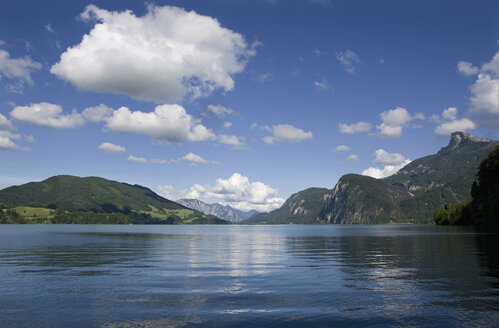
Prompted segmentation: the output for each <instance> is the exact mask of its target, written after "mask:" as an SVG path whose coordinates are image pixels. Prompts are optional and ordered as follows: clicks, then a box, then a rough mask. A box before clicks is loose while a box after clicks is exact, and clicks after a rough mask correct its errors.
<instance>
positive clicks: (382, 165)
mask: <svg viewBox="0 0 499 328" xmlns="http://www.w3.org/2000/svg"><path fill="white" fill-rule="evenodd" d="M498 128H499V2H497V1H487V0H484V1H459V0H452V1H384V0H382V1H350V0H343V1H342V0H330V1H328V0H272V1H271V0H212V1H205V0H198V1H195V0H192V1H191V0H184V1H155V2H150V1H147V2H141V1H126V0H125V1H93V2H88V1H80V0H74V1H63V0H59V1H27V0H15V1H14V0H3V1H1V2H0V188H4V187H8V186H11V185H19V184H22V183H26V182H29V181H41V180H44V179H46V178H49V177H51V176H54V175H61V174H69V175H77V176H82V177H84V176H100V177H104V178H107V179H111V180H116V181H120V182H127V183H131V184H140V185H143V186H146V187H149V188H151V189H152V190H153V191H155V192H157V193H159V194H160V195H162V196H164V197H166V198H169V199H172V200H176V199H179V198H197V199H200V200H203V201H206V202H209V203H215V202H216V203H222V204H226V205H231V206H233V207H235V208H238V209H240V210H250V209H256V210H260V211H269V210H272V209H275V208H278V207H279V206H281V205H282V203H283V202H284V201H285V199H287V198H288V197H289V196H290V195H291V194H293V193H295V192H298V191H300V190H303V189H306V188H309V187H326V188H333V187H334V185H335V184H336V182H337V181H338V179H339V178H340V177H341V176H342V175H343V174H347V173H358V174H364V175H369V176H372V177H375V178H382V177H385V176H388V175H391V174H393V173H395V172H396V171H397V170H398V169H399V168H401V167H402V166H404V165H406V164H408V163H410V161H411V160H414V159H417V158H420V157H423V156H427V155H430V154H434V153H436V152H437V151H438V150H439V149H440V148H441V147H444V146H445V145H447V144H448V142H449V137H450V134H451V133H452V132H454V131H466V132H469V133H471V134H473V135H475V136H479V137H485V138H490V139H495V140H498V139H499V131H498Z"/></svg>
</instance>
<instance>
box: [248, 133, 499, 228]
mask: <svg viewBox="0 0 499 328" xmlns="http://www.w3.org/2000/svg"><path fill="white" fill-rule="evenodd" d="M497 144H498V142H497V141H492V140H488V139H482V138H477V137H474V136H472V135H470V134H468V133H463V132H455V133H453V134H452V136H451V140H450V142H449V145H448V146H447V147H444V148H442V149H441V150H440V151H439V152H438V153H437V154H435V155H430V156H426V157H423V158H419V159H416V160H414V161H413V162H411V163H410V164H408V165H406V166H405V167H403V168H402V169H401V170H400V171H398V172H397V173H396V174H394V175H392V176H390V177H387V178H384V179H374V178H371V177H367V176H362V175H358V174H347V175H344V176H342V177H341V178H340V180H339V181H338V183H337V184H336V186H335V187H334V188H333V189H332V190H327V189H318V190H322V191H321V192H320V193H317V194H315V195H310V192H309V190H313V189H317V188H311V189H307V190H304V191H301V192H298V193H296V194H294V195H293V196H291V198H290V199H288V201H286V203H284V205H283V206H282V207H281V208H280V209H277V210H274V211H272V212H270V213H264V214H260V215H258V216H256V217H254V218H253V219H252V220H248V221H246V222H247V223H335V224H344V223H390V222H399V223H402V222H404V223H406V222H414V223H415V222H418V223H426V222H431V221H432V216H433V212H434V211H435V210H436V209H437V208H439V207H440V206H442V205H444V204H448V203H453V202H463V201H467V200H469V198H470V194H469V188H470V186H471V184H472V183H473V181H474V180H475V178H476V171H477V169H478V166H479V165H480V162H481V161H482V160H483V159H484V158H485V157H486V156H487V154H488V153H489V152H490V151H492V150H493V149H494V147H495V146H496V145H497ZM293 198H296V199H299V200H300V203H299V207H300V208H306V209H307V213H305V214H303V213H301V212H300V211H298V212H296V210H297V209H298V207H297V204H298V203H297V202H296V201H293V202H290V200H291V199H293ZM295 212H296V213H295ZM246 222H245V223H246Z"/></svg>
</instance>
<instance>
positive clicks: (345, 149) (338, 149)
mask: <svg viewBox="0 0 499 328" xmlns="http://www.w3.org/2000/svg"><path fill="white" fill-rule="evenodd" d="M332 151H333V152H336V153H342V152H349V151H350V147H348V146H346V145H340V146H338V147H336V148H335V149H333V150H332Z"/></svg>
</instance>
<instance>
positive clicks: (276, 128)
mask: <svg viewBox="0 0 499 328" xmlns="http://www.w3.org/2000/svg"><path fill="white" fill-rule="evenodd" d="M270 132H272V135H270V136H266V137H264V138H263V141H264V142H265V143H266V144H274V143H276V142H302V141H305V140H312V139H313V136H312V132H310V131H308V132H305V131H303V130H302V129H299V128H296V127H294V126H292V125H289V124H279V125H273V126H272V128H271V131H270Z"/></svg>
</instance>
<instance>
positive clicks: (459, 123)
mask: <svg viewBox="0 0 499 328" xmlns="http://www.w3.org/2000/svg"><path fill="white" fill-rule="evenodd" d="M457 114H458V110H457V108H456V107H449V108H447V109H444V111H443V112H442V118H443V119H444V120H445V121H443V122H442V120H440V118H438V117H436V119H435V120H436V121H437V122H439V123H440V125H438V126H437V127H436V129H435V133H436V134H438V135H442V136H450V135H451V133H452V132H456V131H462V132H464V131H466V130H473V129H475V128H476V124H475V123H474V122H473V121H471V120H470V119H468V118H462V119H458V117H457Z"/></svg>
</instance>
